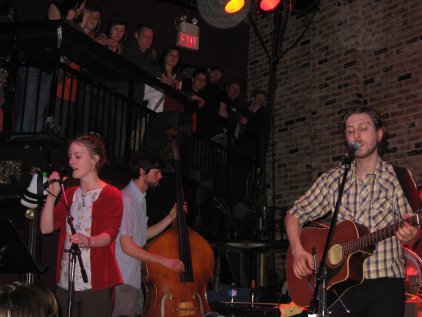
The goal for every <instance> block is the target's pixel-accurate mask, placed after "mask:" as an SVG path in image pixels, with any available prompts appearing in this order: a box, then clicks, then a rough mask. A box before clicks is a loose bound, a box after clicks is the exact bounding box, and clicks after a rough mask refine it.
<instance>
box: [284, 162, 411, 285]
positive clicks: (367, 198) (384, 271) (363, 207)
mask: <svg viewBox="0 0 422 317" xmlns="http://www.w3.org/2000/svg"><path fill="white" fill-rule="evenodd" d="M343 170H344V168H343V167H337V168H334V169H332V170H329V171H327V172H325V173H324V174H322V175H321V176H320V177H319V178H318V179H317V181H316V182H315V183H314V184H313V185H312V187H311V188H310V189H309V190H308V191H307V192H306V193H305V195H303V196H302V197H300V198H299V199H298V200H297V201H296V202H295V204H294V206H293V207H292V208H291V209H290V210H289V211H288V213H289V214H292V215H295V216H296V217H297V218H298V220H299V222H300V224H301V225H303V224H304V223H305V222H306V221H308V220H313V219H317V218H320V217H322V216H324V215H326V214H327V213H329V212H332V211H334V207H335V204H336V201H337V196H338V188H339V186H340V182H341V179H342V175H343V173H342V172H343ZM405 213H408V214H412V213H413V212H412V208H411V207H410V205H409V203H408V202H407V200H406V197H405V195H404V193H403V190H402V189H401V186H400V183H399V181H398V180H397V177H396V174H395V172H394V169H393V166H392V165H391V164H389V163H387V162H384V161H382V160H381V159H379V160H378V163H377V166H376V168H375V172H374V173H373V174H369V175H367V177H366V178H365V180H363V181H361V180H359V179H358V178H357V176H356V170H355V163H354V162H353V164H352V166H351V168H350V171H349V174H348V176H347V180H346V185H345V188H344V193H343V197H342V201H341V206H340V210H339V215H338V223H339V222H342V221H345V220H351V221H353V222H357V223H360V224H363V225H365V226H366V227H368V229H369V230H370V231H371V232H373V231H376V230H379V229H382V228H384V227H386V226H388V225H391V224H394V223H396V222H399V221H400V220H402V219H403V214H405ZM404 276H405V272H404V260H403V254H402V250H401V247H400V241H399V240H398V239H397V238H396V236H393V237H391V238H388V239H386V240H383V241H381V242H379V243H378V244H377V245H376V250H375V253H374V255H372V256H369V257H368V258H366V260H365V262H364V277H365V278H367V279H374V278H382V277H401V278H404Z"/></svg>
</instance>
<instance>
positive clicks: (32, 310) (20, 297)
mask: <svg viewBox="0 0 422 317" xmlns="http://www.w3.org/2000/svg"><path fill="white" fill-rule="evenodd" d="M58 316H59V307H58V304H57V300H56V298H55V297H54V294H53V292H52V291H51V290H50V289H49V288H47V287H45V286H44V285H41V284H23V283H20V282H14V283H12V284H8V285H3V286H2V287H1V288H0V317H58Z"/></svg>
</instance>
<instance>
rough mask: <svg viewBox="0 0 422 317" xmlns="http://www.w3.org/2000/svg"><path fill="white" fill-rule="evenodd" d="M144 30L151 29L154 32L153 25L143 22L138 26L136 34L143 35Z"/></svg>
mask: <svg viewBox="0 0 422 317" xmlns="http://www.w3.org/2000/svg"><path fill="white" fill-rule="evenodd" d="M143 29H150V30H152V31H153V32H154V28H153V27H152V25H151V24H149V23H145V22H141V23H139V24H138V25H137V26H136V31H135V33H141V32H142V30H143Z"/></svg>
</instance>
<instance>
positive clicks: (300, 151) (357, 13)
mask: <svg viewBox="0 0 422 317" xmlns="http://www.w3.org/2000/svg"><path fill="white" fill-rule="evenodd" d="M255 19H256V24H257V26H258V28H259V29H260V32H261V34H262V36H263V38H264V41H265V42H266V43H267V47H268V49H269V51H271V35H272V32H273V15H272V14H269V15H261V16H258V17H255ZM307 21H309V17H303V18H297V16H294V15H293V16H290V17H289V20H288V24H287V31H286V34H285V41H284V42H283V48H284V49H285V48H288V47H289V46H290V45H292V43H293V42H294V41H295V40H296V39H297V37H298V35H299V34H300V33H301V32H302V31H303V30H304V26H305V24H306V23H307ZM268 70H269V67H268V60H267V59H266V57H265V54H264V51H263V50H262V48H261V46H260V44H259V42H258V40H257V39H256V37H255V35H254V33H253V31H252V29H251V31H250V42H249V66H248V73H249V89H250V90H251V89H256V88H260V89H263V88H264V89H265V88H266V87H267V80H268ZM421 94H422V2H421V1H419V0H406V1H401V0H384V1H374V0H372V1H371V0H370V1H368V0H336V1H334V0H323V1H321V3H320V11H319V12H318V13H317V14H316V15H315V18H314V20H313V22H312V24H311V26H310V28H309V29H308V31H307V32H306V34H305V35H304V37H303V38H301V40H300V41H299V43H298V44H297V45H296V46H295V47H294V48H293V49H292V50H290V51H288V52H287V53H286V54H285V55H284V56H283V57H282V58H281V60H280V63H279V67H278V88H277V91H276V97H275V104H274V116H275V126H274V129H275V130H274V132H275V142H274V144H275V145H274V149H273V147H272V146H271V142H270V148H269V155H268V160H267V172H268V177H267V182H268V183H271V180H272V173H275V178H276V183H275V195H276V196H275V200H276V205H277V206H290V205H291V204H292V203H293V201H294V200H295V199H296V198H297V197H298V196H300V195H301V194H303V193H304V192H305V191H306V189H308V188H309V186H310V185H311V184H312V182H313V181H314V180H315V178H316V177H317V175H318V173H319V172H321V171H324V170H327V169H329V168H332V167H334V166H335V165H336V164H338V161H339V158H340V156H341V155H342V154H343V153H344V151H345V145H344V141H343V137H342V134H341V132H340V130H339V129H338V123H339V120H340V118H341V116H342V114H343V112H344V110H345V109H347V108H348V107H350V106H352V105H358V104H371V105H373V106H374V107H375V108H376V109H377V110H378V111H380V112H381V113H382V114H383V115H384V118H385V119H386V123H387V126H388V130H389V133H390V142H389V143H390V149H391V152H390V153H388V154H387V155H385V157H384V158H385V159H386V160H388V161H391V162H392V163H394V164H398V165H401V166H406V167H408V168H410V169H411V170H412V172H413V173H414V176H415V179H416V182H417V184H418V185H422V95H421ZM273 150H274V157H275V170H273V168H272V151H273ZM270 186H271V184H270ZM268 200H269V201H272V189H270V190H269V191H268Z"/></svg>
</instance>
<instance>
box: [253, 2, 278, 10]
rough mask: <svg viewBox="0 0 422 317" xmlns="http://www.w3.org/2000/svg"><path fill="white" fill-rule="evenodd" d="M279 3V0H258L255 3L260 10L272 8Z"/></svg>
mask: <svg viewBox="0 0 422 317" xmlns="http://www.w3.org/2000/svg"><path fill="white" fill-rule="evenodd" d="M279 4H280V0H258V1H257V5H258V7H259V8H260V9H261V10H262V11H271V10H274V9H275V8H276V7H277V6H278V5H279Z"/></svg>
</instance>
